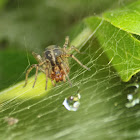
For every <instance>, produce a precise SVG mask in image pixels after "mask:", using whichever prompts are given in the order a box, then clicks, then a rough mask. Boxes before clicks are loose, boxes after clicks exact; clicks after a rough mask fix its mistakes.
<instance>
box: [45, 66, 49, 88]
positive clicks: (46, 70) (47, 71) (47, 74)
mask: <svg viewBox="0 0 140 140" xmlns="http://www.w3.org/2000/svg"><path fill="white" fill-rule="evenodd" d="M45 74H46V86H45V90H47V83H48V76H49V69H48V68H46V69H45Z"/></svg>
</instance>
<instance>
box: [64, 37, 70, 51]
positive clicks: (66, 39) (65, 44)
mask: <svg viewBox="0 0 140 140" xmlns="http://www.w3.org/2000/svg"><path fill="white" fill-rule="evenodd" d="M68 45H69V36H66V38H65V43H64V45H63V48H64V50H66V48H67V46H68Z"/></svg>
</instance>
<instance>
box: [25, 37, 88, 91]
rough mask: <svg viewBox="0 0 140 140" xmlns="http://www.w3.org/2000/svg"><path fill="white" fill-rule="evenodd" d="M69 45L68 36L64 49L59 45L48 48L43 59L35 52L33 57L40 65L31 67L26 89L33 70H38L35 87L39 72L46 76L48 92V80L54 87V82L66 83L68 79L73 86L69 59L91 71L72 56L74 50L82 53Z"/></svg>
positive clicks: (27, 73) (26, 80)
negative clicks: (70, 77)
mask: <svg viewBox="0 0 140 140" xmlns="http://www.w3.org/2000/svg"><path fill="white" fill-rule="evenodd" d="M69 44H70V41H69V37H68V36H67V37H66V38H65V43H64V45H63V48H60V47H59V46H57V45H51V46H48V47H47V48H46V49H45V51H44V52H43V57H41V56H40V55H39V54H37V53H35V52H32V55H33V56H34V57H35V59H36V60H37V61H38V64H33V65H31V67H30V68H29V69H28V70H27V72H26V78H25V85H24V87H25V86H26V85H27V82H28V75H29V73H30V72H31V70H32V69H33V68H36V73H35V81H34V83H33V87H34V86H35V83H36V80H37V75H38V70H40V71H41V72H43V73H45V75H46V87H45V89H46V90H47V82H48V78H50V79H51V81H52V84H53V86H55V83H54V81H56V82H59V81H64V82H66V79H67V80H68V81H69V83H70V86H72V83H71V81H70V79H69V76H68V73H69V71H70V70H69V64H68V59H67V58H68V57H71V58H73V59H74V60H75V61H77V63H79V64H80V65H81V66H82V67H83V68H85V69H87V70H90V69H89V68H88V67H86V66H85V65H83V64H82V63H81V62H80V61H79V60H78V59H77V58H76V57H75V56H74V55H73V54H70V51H71V50H73V49H74V50H75V51H77V52H78V53H80V51H79V50H78V49H77V48H75V47H74V46H70V45H69ZM67 47H69V48H67Z"/></svg>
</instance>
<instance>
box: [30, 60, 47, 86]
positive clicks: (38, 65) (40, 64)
mask: <svg viewBox="0 0 140 140" xmlns="http://www.w3.org/2000/svg"><path fill="white" fill-rule="evenodd" d="M45 62H46V61H43V62H41V63H39V64H37V65H36V73H35V81H34V84H33V88H34V86H35V83H36V80H37V75H38V69H39V67H40V66H42V65H43V64H44V63H45Z"/></svg>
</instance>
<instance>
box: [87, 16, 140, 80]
mask: <svg viewBox="0 0 140 140" xmlns="http://www.w3.org/2000/svg"><path fill="white" fill-rule="evenodd" d="M85 21H86V23H87V24H88V25H89V27H90V28H91V29H92V30H93V31H94V30H95V27H94V25H95V24H96V23H97V22H101V21H102V24H101V26H100V28H99V29H98V30H97V32H96V33H95V34H94V36H95V37H96V38H97V39H98V41H99V42H100V45H101V47H102V48H103V50H104V53H106V55H107V56H108V58H109V63H111V64H112V65H113V67H114V68H115V69H116V71H117V73H118V74H119V76H120V77H121V79H122V80H123V81H125V82H126V81H128V80H130V78H131V77H132V75H134V74H135V73H137V72H138V71H140V53H139V52H140V41H138V40H137V39H135V38H134V37H133V36H132V35H131V34H129V33H128V32H125V31H123V30H120V29H119V28H116V27H115V26H113V25H112V24H111V23H109V22H107V21H105V20H103V19H100V18H98V17H90V18H87V19H86V20H85Z"/></svg>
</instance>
